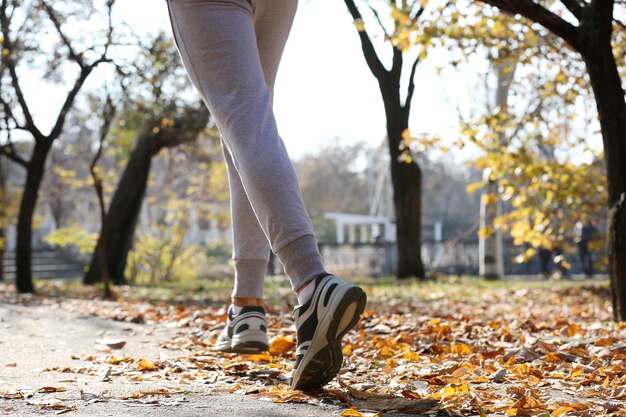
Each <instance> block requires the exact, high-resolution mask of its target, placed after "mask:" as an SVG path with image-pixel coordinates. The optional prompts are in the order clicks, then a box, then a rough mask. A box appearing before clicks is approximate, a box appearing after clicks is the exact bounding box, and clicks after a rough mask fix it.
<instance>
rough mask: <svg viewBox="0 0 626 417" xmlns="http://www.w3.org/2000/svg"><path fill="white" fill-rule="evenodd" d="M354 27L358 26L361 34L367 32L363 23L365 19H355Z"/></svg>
mask: <svg viewBox="0 0 626 417" xmlns="http://www.w3.org/2000/svg"><path fill="white" fill-rule="evenodd" d="M354 26H356V30H358V31H359V32H363V31H365V22H363V19H355V20H354Z"/></svg>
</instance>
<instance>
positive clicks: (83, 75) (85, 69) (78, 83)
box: [5, 0, 115, 140]
mask: <svg viewBox="0 0 626 417" xmlns="http://www.w3.org/2000/svg"><path fill="white" fill-rule="evenodd" d="M5 1H6V0H5ZM42 4H44V2H43V0H42ZM114 4H115V0H109V1H108V2H107V9H108V10H107V12H108V16H107V18H108V29H107V42H106V44H105V46H104V51H103V52H102V55H101V56H100V58H98V59H97V60H95V61H94V62H92V63H91V64H89V65H86V64H84V63H83V62H82V60H81V62H79V61H76V62H77V63H78V64H79V65H80V68H81V71H80V75H79V76H78V78H77V79H76V80H75V81H74V85H73V87H72V89H71V90H70V92H69V93H68V95H67V98H66V99H65V102H64V103H63V107H61V111H60V112H59V115H58V116H57V120H56V122H55V124H54V127H53V128H52V130H51V131H50V134H49V135H48V138H49V139H51V140H55V139H56V138H57V137H58V136H59V135H60V134H61V131H62V130H63V125H64V124H65V119H66V117H67V113H68V112H69V111H70V109H71V108H72V106H73V105H74V100H75V99H76V96H77V94H78V92H79V91H80V89H81V88H82V86H83V84H84V83H85V80H86V79H87V77H89V75H90V74H91V73H92V72H93V70H94V69H95V68H96V67H97V66H98V65H100V64H102V63H105V62H112V61H111V59H109V58H108V57H107V53H108V51H109V47H110V45H111V43H112V41H113V21H112V7H113V5H114ZM60 33H61V32H60V31H59V34H60Z"/></svg>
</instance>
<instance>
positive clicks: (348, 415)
mask: <svg viewBox="0 0 626 417" xmlns="http://www.w3.org/2000/svg"><path fill="white" fill-rule="evenodd" d="M341 415H342V416H344V417H363V414H361V413H359V412H358V411H357V410H355V409H354V408H350V409H349V410H345V411H344V412H343V413H341Z"/></svg>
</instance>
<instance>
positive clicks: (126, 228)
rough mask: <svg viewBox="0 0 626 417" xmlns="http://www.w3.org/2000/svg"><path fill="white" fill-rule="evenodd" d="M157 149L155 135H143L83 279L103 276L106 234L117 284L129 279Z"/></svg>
mask: <svg viewBox="0 0 626 417" xmlns="http://www.w3.org/2000/svg"><path fill="white" fill-rule="evenodd" d="M156 152H158V148H155V146H154V137H152V136H149V135H141V136H140V138H139V141H138V143H137V146H136V147H135V149H133V151H132V153H131V155H130V158H129V160H128V164H127V165H126V169H125V170H124V173H123V174H122V177H121V178H120V182H119V183H118V186H117V189H116V190H115V194H114V195H113V199H112V200H111V205H110V206H109V210H108V214H107V219H106V225H105V226H104V228H103V230H102V233H101V235H100V238H99V239H98V243H97V245H96V249H95V251H94V255H93V256H92V258H91V263H90V265H89V270H88V271H87V273H86V274H85V277H84V278H83V283H85V284H95V283H96V282H100V281H101V280H102V276H101V274H100V268H99V267H98V254H100V253H101V252H100V251H101V246H102V243H103V242H102V239H103V237H104V236H105V237H106V244H105V246H104V247H105V249H106V250H105V251H104V252H105V253H106V257H107V260H108V269H109V273H110V274H111V278H112V280H113V282H114V283H115V284H116V285H122V284H124V283H125V278H124V269H125V268H126V259H127V257H128V252H129V251H130V248H131V245H132V241H133V236H134V233H135V226H136V225H137V219H138V218H139V212H140V210H141V204H142V202H143V197H144V195H145V193H146V187H147V184H148V176H149V175H150V166H151V162H152V157H153V156H154V155H155V153H156Z"/></svg>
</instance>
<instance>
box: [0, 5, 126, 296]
mask: <svg viewBox="0 0 626 417" xmlns="http://www.w3.org/2000/svg"><path fill="white" fill-rule="evenodd" d="M114 3H115V0H108V1H107V2H106V10H107V12H106V17H105V19H104V21H105V22H106V23H105V24H104V33H103V35H102V36H101V37H100V38H99V39H95V40H94V43H93V44H92V45H87V46H86V45H84V44H83V43H82V40H77V39H72V37H71V36H70V33H69V32H68V31H66V30H65V29H64V27H63V23H64V22H66V21H67V20H70V18H72V19H75V20H77V21H79V22H80V21H83V23H84V22H86V21H89V23H90V25H92V27H93V25H94V20H93V19H92V18H93V17H94V15H95V9H96V6H95V5H93V4H92V5H91V7H89V6H87V5H85V4H71V5H68V6H69V7H65V8H64V11H63V12H60V11H58V10H56V9H55V8H53V6H52V5H50V4H49V3H48V2H46V1H44V0H40V1H24V2H17V1H11V0H2V1H1V2H0V30H1V32H2V52H3V53H2V66H3V69H4V71H3V72H2V79H1V80H0V84H1V93H0V105H1V111H2V112H3V118H4V119H5V120H7V121H8V122H7V123H8V126H6V128H7V129H8V130H12V131H23V132H26V133H27V134H28V136H29V139H31V140H32V141H33V146H32V150H31V154H30V157H28V158H24V157H22V156H20V155H19V154H18V153H17V151H16V148H15V146H14V144H13V142H12V141H11V136H6V137H5V138H3V139H4V140H5V143H4V144H3V145H2V150H3V152H2V155H5V156H6V157H8V158H9V159H10V160H12V161H14V162H16V163H17V164H19V165H20V166H22V167H23V168H24V169H25V170H26V173H27V174H26V183H25V185H24V192H23V193H22V199H21V204H20V211H19V216H18V224H17V278H16V287H17V290H18V291H19V292H22V293H32V292H34V287H33V282H32V273H31V243H32V242H31V241H32V228H33V216H34V213H35V209H36V207H37V198H38V195H39V189H40V186H41V182H42V179H43V176H44V172H45V166H46V160H47V157H48V153H49V152H50V149H51V148H52V145H53V144H54V142H55V141H56V140H57V139H58V138H59V137H60V136H61V134H62V132H63V129H64V127H65V123H66V120H67V116H68V113H69V112H70V111H71V110H72V108H73V107H74V105H75V102H76V98H77V96H78V93H79V92H80V90H81V89H82V88H83V85H84V84H85V81H86V80H87V78H88V77H89V76H90V75H91V74H92V73H93V72H94V70H95V69H96V68H97V67H98V66H99V65H101V64H103V63H106V62H110V58H109V56H108V54H109V48H110V47H111V45H112V43H113V27H112V24H111V12H112V8H113V5H114ZM72 6H73V7H72ZM50 31H52V32H54V33H55V34H56V39H57V42H50V40H51V39H53V38H52V37H51V36H47V40H48V41H47V42H40V39H38V36H40V34H41V33H43V32H48V33H49V32H50ZM94 32H95V31H94ZM42 58H43V60H44V62H45V68H40V70H41V71H43V72H44V74H45V75H44V76H45V77H46V78H48V79H49V80H53V81H57V82H59V83H61V84H63V83H65V81H66V79H65V78H64V75H65V74H67V73H70V74H71V73H76V71H77V74H76V75H75V78H74V80H73V81H72V82H71V83H70V89H69V91H68V93H67V95H66V97H65V100H64V102H63V104H62V106H61V109H60V110H59V112H58V114H57V116H56V118H55V120H54V122H53V125H52V127H51V129H50V131H49V133H47V134H45V133H44V132H43V129H42V127H41V126H40V125H38V123H37V122H36V121H35V118H34V115H33V106H32V103H31V104H29V103H28V102H27V100H26V96H25V93H24V89H23V84H24V78H23V75H24V72H22V71H24V70H25V69H26V68H30V67H31V64H32V63H33V62H37V61H38V60H41V59H42ZM72 66H73V67H74V68H75V69H74V70H70V69H69V68H70V67H72Z"/></svg>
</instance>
